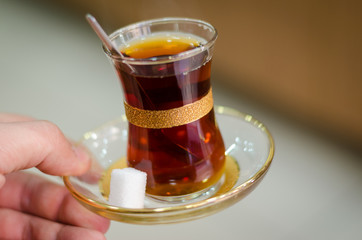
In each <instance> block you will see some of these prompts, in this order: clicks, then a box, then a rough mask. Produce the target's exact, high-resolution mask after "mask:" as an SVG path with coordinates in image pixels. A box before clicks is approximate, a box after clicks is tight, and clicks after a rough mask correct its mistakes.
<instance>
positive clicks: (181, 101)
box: [115, 34, 225, 196]
mask: <svg viewBox="0 0 362 240" xmlns="http://www.w3.org/2000/svg"><path fill="white" fill-rule="evenodd" d="M198 47H201V43H200V41H198V40H195V38H192V37H190V36H171V35H166V34H165V35H162V36H161V35H158V36H154V37H149V38H146V39H143V40H140V41H137V42H133V43H131V44H130V45H129V46H127V47H126V48H124V49H121V51H122V53H123V54H124V55H125V56H126V57H129V58H136V59H137V60H138V59H140V60H142V59H145V60H147V61H148V62H150V61H152V59H155V58H156V57H157V59H158V61H157V63H155V64H150V63H147V64H143V63H142V64H133V63H131V64H125V62H122V63H120V62H118V63H117V62H116V61H115V65H116V69H117V72H118V74H119V76H120V79H121V83H122V86H123V90H124V96H125V101H126V103H127V104H128V105H130V106H132V107H134V108H137V109H143V110H169V109H175V108H179V107H182V106H184V105H186V104H192V103H194V102H195V101H198V100H200V99H202V98H203V97H205V96H206V95H207V94H208V93H209V91H210V89H211V85H210V70H211V69H210V67H211V60H210V59H211V57H210V58H208V52H207V51H204V52H200V53H197V54H194V55H192V56H188V57H185V58H180V59H181V60H177V61H168V59H170V58H172V57H173V56H174V55H176V54H179V53H183V52H185V51H188V50H192V49H195V48H198ZM160 59H164V61H160ZM130 62H132V61H130ZM145 121H147V119H146V120H145ZM127 159H128V164H129V166H131V167H134V168H136V169H139V170H142V171H145V172H147V175H148V179H147V190H146V191H147V193H148V194H152V195H159V196H178V195H185V194H190V193H193V192H197V191H200V190H203V189H206V188H208V187H209V186H212V185H214V184H215V183H216V182H217V181H218V180H219V179H220V178H221V176H222V174H223V171H224V162H225V147H224V143H223V139H222V136H221V134H220V131H219V129H218V127H217V124H216V121H215V115H214V110H213V108H212V110H211V111H210V112H209V113H208V114H206V115H205V116H203V117H202V118H200V119H198V120H196V121H193V122H191V123H187V124H184V125H181V126H175V127H170V128H161V129H150V128H144V127H140V126H136V125H133V124H132V123H130V124H129V141H128V153H127Z"/></svg>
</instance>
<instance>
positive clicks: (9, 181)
mask: <svg viewBox="0 0 362 240" xmlns="http://www.w3.org/2000/svg"><path fill="white" fill-rule="evenodd" d="M0 207H3V208H4V207H5V208H11V209H14V210H18V211H22V212H26V213H30V214H32V215H37V216H40V217H42V218H46V219H49V220H52V221H57V222H62V223H65V224H70V225H75V226H80V227H85V228H91V229H95V230H97V231H100V232H103V233H105V232H106V231H107V229H108V227H109V220H108V219H105V218H103V217H101V216H99V215H96V214H95V213H92V212H90V211H88V210H87V209H86V208H84V207H83V206H81V205H80V204H79V203H78V202H77V201H76V200H75V199H74V198H73V197H72V196H71V194H70V193H69V192H68V190H67V189H66V188H65V187H63V186H60V185H57V184H55V183H52V182H49V181H46V180H45V179H43V178H41V177H40V176H36V175H33V174H29V173H25V172H17V173H12V174H8V175H7V176H6V183H5V185H4V186H3V188H2V189H1V190H0Z"/></svg>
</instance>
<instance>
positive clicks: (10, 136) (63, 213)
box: [0, 114, 110, 240]
mask: <svg viewBox="0 0 362 240" xmlns="http://www.w3.org/2000/svg"><path fill="white" fill-rule="evenodd" d="M89 166H90V158H89V156H88V154H87V153H86V151H85V150H84V149H82V148H81V147H75V146H73V145H72V144H71V142H70V141H69V140H68V139H67V138H66V137H65V136H64V135H63V133H62V132H61V131H60V129H59V128H58V127H57V126H56V125H54V124H52V123H50V122H48V121H39V120H34V119H32V118H29V117H25V116H19V115H14V114H0V239H49V240H52V239H57V240H58V239H60V240H61V239H77V240H82V239H87V240H92V239H97V240H98V239H105V237H104V233H105V232H106V231H107V229H108V227H109V224H110V223H109V220H107V219H105V218H103V217H101V216H98V215H96V214H94V213H92V212H90V211H88V210H87V209H85V208H84V207H83V206H81V205H80V204H79V203H78V202H77V201H76V200H75V199H74V198H73V197H72V196H71V195H70V193H69V192H68V190H67V189H66V188H65V187H64V186H60V185H57V184H55V183H52V182H50V181H47V180H45V179H43V178H41V177H40V176H37V175H34V174H30V173H26V172H24V171H21V170H22V169H28V168H32V167H36V168H38V169H39V170H40V171H42V172H44V173H46V174H50V175H56V176H63V175H81V174H82V173H84V172H85V171H87V169H88V168H89Z"/></svg>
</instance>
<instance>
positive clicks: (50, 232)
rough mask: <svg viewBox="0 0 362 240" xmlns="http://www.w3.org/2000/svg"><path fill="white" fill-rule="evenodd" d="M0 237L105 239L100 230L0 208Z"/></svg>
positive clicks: (50, 239)
mask: <svg viewBox="0 0 362 240" xmlns="http://www.w3.org/2000/svg"><path fill="white" fill-rule="evenodd" d="M0 239H47V240H52V239H54V240H55V239H64V240H66V239H77V240H83V239H84V240H91V239H94V240H98V239H105V237H104V235H103V234H102V233H100V232H98V231H95V230H91V229H86V228H81V227H75V226H69V225H64V224H60V223H56V222H51V221H49V220H46V219H42V218H39V217H36V216H31V215H28V214H24V213H20V212H17V211H15V210H11V209H4V208H0Z"/></svg>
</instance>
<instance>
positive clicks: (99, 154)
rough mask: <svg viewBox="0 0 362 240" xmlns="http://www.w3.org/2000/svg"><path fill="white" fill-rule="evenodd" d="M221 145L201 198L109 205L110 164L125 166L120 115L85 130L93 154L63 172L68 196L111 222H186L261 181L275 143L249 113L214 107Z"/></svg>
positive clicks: (226, 203)
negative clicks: (216, 174)
mask: <svg viewBox="0 0 362 240" xmlns="http://www.w3.org/2000/svg"><path fill="white" fill-rule="evenodd" d="M214 109H215V113H216V118H217V122H218V125H219V128H220V130H221V133H222V135H223V138H224V142H225V146H226V149H227V150H226V155H227V160H226V169H225V174H224V176H223V181H222V182H221V183H220V185H219V186H218V187H217V188H215V189H211V190H210V191H207V192H205V193H204V194H202V195H201V196H200V197H198V198H196V199H193V200H190V201H184V202H179V203H171V202H166V201H157V200H155V199H152V198H148V197H146V201H145V208H142V209H129V208H120V207H115V206H112V205H109V204H108V203H107V196H108V194H107V191H108V190H107V188H108V183H109V173H110V171H111V170H112V169H113V168H116V167H117V168H122V167H126V161H125V156H126V150H127V138H128V137H127V129H128V123H127V119H126V118H125V116H122V117H120V118H119V119H116V120H114V121H111V122H108V123H106V124H104V125H103V126H101V127H99V128H98V129H96V130H94V131H90V132H87V133H85V134H84V136H83V139H82V140H81V141H80V143H81V144H82V145H84V146H86V147H87V148H88V149H89V151H90V152H91V153H92V154H93V156H94V159H95V161H94V162H93V164H92V167H91V169H90V170H89V171H88V172H87V173H85V174H84V175H82V176H78V177H73V176H64V177H63V180H64V184H65V186H66V187H67V188H68V189H69V191H70V192H71V194H72V195H73V196H74V197H75V198H76V199H77V200H78V201H79V202H80V203H81V204H82V205H84V206H85V207H86V208H88V209H89V210H91V211H93V212H95V213H97V214H99V215H101V216H104V217H106V218H109V219H111V220H115V221H120V222H127V223H135V224H161V223H176V222H184V221H189V220H193V219H197V218H201V217H205V216H208V215H211V214H213V213H216V212H218V211H221V210H222V209H225V208H227V207H229V206H231V205H233V204H235V203H236V202H238V201H240V200H241V199H243V198H244V197H245V196H247V195H248V194H249V193H250V192H251V191H252V190H253V189H255V187H256V186H257V185H258V183H260V181H261V180H262V179H263V177H264V175H265V173H266V172H267V171H268V169H269V167H270V164H271V162H272V159H273V156H274V141H273V138H272V136H271V134H270V132H269V131H268V129H267V128H266V127H265V126H264V125H263V124H262V123H261V122H259V121H258V120H256V119H255V118H253V117H252V116H250V115H246V114H243V113H241V112H238V111H236V110H233V109H231V108H227V107H222V106H215V108H214Z"/></svg>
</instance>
